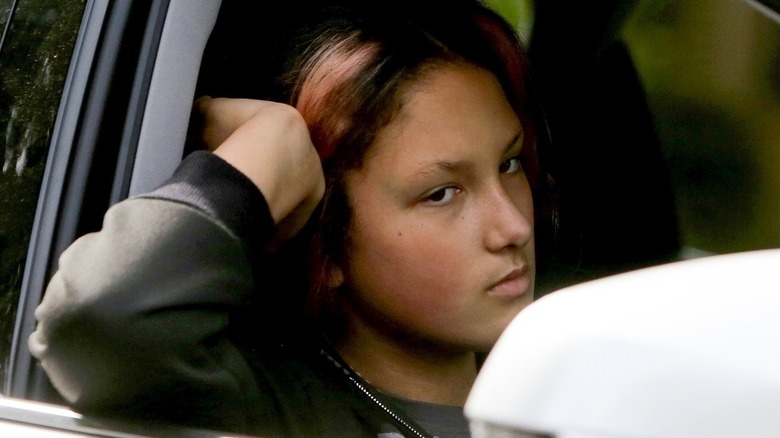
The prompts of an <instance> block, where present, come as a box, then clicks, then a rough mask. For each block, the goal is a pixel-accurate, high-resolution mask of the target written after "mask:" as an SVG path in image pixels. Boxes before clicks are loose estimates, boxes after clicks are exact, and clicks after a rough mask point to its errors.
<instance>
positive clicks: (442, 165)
mask: <svg viewBox="0 0 780 438" xmlns="http://www.w3.org/2000/svg"><path fill="white" fill-rule="evenodd" d="M522 137H523V130H522V129H520V130H519V131H518V133H517V134H516V135H515V136H514V137H512V140H510V141H509V143H507V145H506V147H505V148H504V151H503V154H504V155H506V154H508V153H509V151H511V150H512V148H514V147H515V146H516V145H517V143H518V140H520V139H521V138H522ZM519 148H522V144H520V145H519ZM519 148H518V152H519ZM469 167H471V163H470V162H468V161H462V160H458V161H448V160H437V161H433V162H431V163H428V164H426V165H425V167H423V168H422V169H420V170H418V171H417V172H415V173H414V175H412V178H413V179H424V178H425V177H427V176H428V175H430V174H433V173H436V172H438V171H444V172H448V173H458V172H462V171H464V170H466V169H468V168H469Z"/></svg>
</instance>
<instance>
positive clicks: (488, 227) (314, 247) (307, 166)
mask: <svg viewBox="0 0 780 438" xmlns="http://www.w3.org/2000/svg"><path fill="white" fill-rule="evenodd" d="M301 34H302V35H312V36H313V37H312V38H309V39H308V41H307V44H306V45H305V46H301V45H300V44H298V43H296V44H292V46H293V47H295V48H296V49H295V51H294V52H293V53H291V54H290V56H289V58H290V65H289V68H288V69H287V75H286V76H285V77H284V78H282V79H283V80H282V81H280V83H282V84H284V88H283V90H282V91H283V92H282V93H281V95H282V96H283V98H284V99H285V101H287V102H289V103H290V104H291V105H292V106H287V105H285V104H281V103H272V102H268V101H257V100H243V99H211V98H203V99H200V100H199V101H198V108H199V109H200V111H201V112H202V114H203V119H204V125H203V126H204V129H203V138H204V141H205V143H206V144H207V145H209V147H210V148H211V149H212V150H213V152H206V151H203V152H196V153H194V154H192V155H190V156H189V157H188V158H187V159H185V160H184V162H183V163H182V164H181V166H180V168H179V169H178V170H177V172H176V174H175V175H174V176H173V177H172V179H171V180H170V181H169V182H168V183H167V184H165V185H164V186H163V187H161V188H160V189H158V190H157V191H155V192H153V193H151V194H149V195H146V196H142V197H138V198H134V199H130V200H127V201H124V202H122V203H120V204H118V205H116V206H114V207H112V208H111V209H110V210H109V212H108V213H107V214H106V217H105V222H104V227H103V229H102V230H101V231H100V232H98V233H94V234H91V235H87V236H85V237H83V238H81V239H79V240H78V241H77V242H75V243H74V244H73V245H72V246H71V247H70V248H69V249H68V250H67V251H66V252H65V253H64V254H63V255H62V258H61V260H60V267H59V271H58V272H57V273H56V275H55V276H54V277H53V279H52V280H51V283H50V285H49V288H48V290H47V293H46V297H45V299H44V302H43V303H42V304H41V306H40V307H39V309H38V311H37V312H36V316H37V318H38V320H39V325H38V328H37V330H36V332H35V333H34V334H33V335H32V337H31V339H30V348H31V351H32V352H33V354H34V355H35V356H36V357H37V358H39V359H40V360H41V362H42V364H43V367H44V368H45V370H46V371H47V373H48V374H49V376H50V378H51V380H52V382H53V383H54V384H55V386H56V387H57V388H58V390H59V391H60V392H61V393H62V394H63V396H64V397H65V398H66V399H67V400H68V402H69V403H71V404H72V406H73V407H74V408H75V409H77V410H79V411H82V412H85V413H89V414H93V415H102V416H111V417H117V416H119V417H123V418H135V419H144V420H163V421H169V422H177V423H180V424H185V425H190V426H198V427H206V428H212V429H220V430H230V431H238V432H243V433H256V434H260V435H264V436H279V435H282V436H306V437H312V436H339V437H341V436H375V437H376V436H401V435H402V436H410V437H411V436H417V437H423V436H430V435H436V436H441V437H449V436H468V428H467V425H466V422H465V419H464V418H463V415H462V413H461V406H462V405H463V403H464V401H465V399H466V397H467V395H468V392H469V389H470V387H471V384H472V382H473V381H474V378H475V376H476V374H477V371H478V360H477V356H478V354H480V353H484V352H486V351H488V350H489V349H490V348H491V346H492V345H493V343H494V342H495V341H496V339H497V337H498V336H499V335H500V333H501V332H502V330H503V329H504V328H505V327H506V325H507V324H508V323H509V321H510V320H511V319H512V318H513V317H514V316H515V315H516V314H517V313H518V312H519V311H520V310H521V309H522V308H523V307H525V306H526V305H527V304H528V303H530V302H531V300H532V297H533V284H534V276H535V270H536V266H535V265H536V263H535V256H534V207H533V202H532V196H531V192H532V190H531V188H532V187H534V188H536V187H537V186H538V184H539V181H540V179H541V178H540V174H541V172H540V170H539V165H538V163H537V161H536V156H537V154H536V150H535V147H536V146H535V145H536V143H535V141H534V121H535V114H534V111H533V105H531V104H530V103H531V100H530V98H529V97H528V96H527V89H528V85H527V84H526V77H527V74H528V68H527V65H526V60H525V57H524V53H523V52H522V50H521V49H520V46H519V44H518V42H517V40H516V37H515V36H514V34H513V32H512V31H511V28H510V27H509V26H507V25H506V23H504V22H503V21H502V20H501V19H500V18H499V17H498V16H497V15H495V14H494V13H492V12H491V11H490V10H489V9H487V8H486V7H484V6H482V5H481V4H480V3H478V2H476V1H468V0H464V1H460V0H454V1H450V2H446V8H445V9H441V10H439V11H438V12H437V13H436V14H428V13H426V12H424V11H412V10H410V9H404V10H402V11H398V12H394V11H390V10H380V9H379V7H376V9H375V7H373V6H353V7H349V8H347V7H344V8H331V9H327V10H326V11H325V12H323V14H322V15H320V16H319V18H318V19H317V21H315V22H311V23H308V24H307V30H306V31H305V32H302V33H301ZM301 229H303V231H301ZM296 235H297V237H296V240H295V243H296V244H295V245H292V244H291V243H284V242H285V241H287V240H288V239H290V238H291V237H293V236H296ZM301 245H302V247H303V248H304V249H305V255H302V254H301V253H300V252H299V249H300V248H301ZM291 247H292V248H293V249H289V248H291ZM280 257H286V258H285V262H288V261H289V260H290V257H292V258H293V259H296V258H297V265H296V266H305V267H306V275H305V282H304V283H305V286H306V287H305V290H299V289H300V288H299V287H298V283H297V282H295V281H288V282H287V283H286V284H284V283H277V282H274V281H271V279H272V278H275V277H278V275H276V276H274V274H275V273H274V272H273V271H274V269H275V268H274V269H269V266H272V265H270V263H272V262H273V260H276V259H278V258H280ZM273 266H276V265H273ZM285 275H289V274H287V273H286V272H285ZM287 278H289V277H287ZM293 280H294V279H293ZM300 296H304V299H303V300H301V301H302V302H299V301H297V300H296V297H300ZM290 303H293V304H290ZM296 306H297V308H298V309H304V311H303V312H302V313H303V314H304V315H305V316H306V317H305V318H295V319H292V318H293V317H294V313H292V312H289V310H290V308H291V307H296ZM279 313H281V314H283V316H281V317H280V316H279ZM258 320H259V321H258ZM383 434H388V435H383ZM394 434H395V435H394Z"/></svg>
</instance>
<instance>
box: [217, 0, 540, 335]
mask: <svg viewBox="0 0 780 438" xmlns="http://www.w3.org/2000/svg"><path fill="white" fill-rule="evenodd" d="M310 10H311V11H315V12H314V13H311V14H309V15H307V16H304V17H303V18H300V19H299V21H298V22H297V24H296V25H295V26H291V27H290V28H291V30H292V31H291V32H288V34H287V35H285V36H283V37H281V39H282V40H283V41H282V44H281V45H279V46H276V47H274V48H273V52H274V56H275V57H272V58H269V59H270V62H271V63H272V64H273V63H274V62H275V61H274V60H277V61H278V64H279V66H280V70H279V71H280V72H281V73H280V74H278V75H276V78H275V81H274V82H273V84H274V88H273V89H271V90H266V91H265V92H261V93H255V94H256V96H255V97H260V98H270V99H273V100H278V101H282V102H285V103H288V104H291V105H293V106H295V107H296V108H297V109H298V110H299V112H300V113H301V114H302V115H303V117H304V119H305V120H306V122H307V124H308V126H309V130H310V133H311V136H312V141H313V143H314V145H315V147H316V148H317V150H318V152H319V154H320V157H321V158H322V162H323V170H324V171H325V178H326V184H327V188H326V194H325V198H324V200H323V202H322V204H321V206H320V210H319V211H318V212H316V213H315V216H314V217H316V219H317V220H313V221H311V222H310V224H309V226H308V227H307V229H306V230H305V232H304V233H303V235H302V236H301V238H300V239H299V240H300V241H304V242H306V243H307V245H308V248H309V253H308V254H309V263H308V266H309V268H310V270H309V272H308V278H309V279H310V288H309V293H308V295H307V298H306V301H307V305H306V307H307V308H308V309H309V311H310V314H311V315H313V316H314V317H315V319H316V320H317V321H318V324H319V325H320V328H322V329H323V330H325V331H326V332H330V333H331V334H333V332H334V331H335V332H338V329H339V324H340V317H339V312H340V310H341V309H342V306H341V305H340V304H339V302H338V296H337V294H334V293H333V292H334V291H333V290H331V288H330V287H329V286H328V278H327V273H328V272H329V267H330V266H332V265H331V264H333V263H336V264H340V263H341V262H342V261H343V260H344V257H345V253H346V249H347V248H348V245H349V241H348V233H347V230H348V229H349V223H350V218H351V215H352V209H351V206H350V205H349V201H348V197H347V195H346V191H345V174H346V172H347V171H348V170H350V169H356V168H359V167H361V166H362V163H363V158H364V156H365V154H366V152H367V150H368V149H369V148H370V146H371V144H372V143H373V142H374V139H375V137H376V135H377V133H378V132H379V131H380V130H381V129H382V128H383V127H384V126H385V125H387V124H388V123H390V122H391V121H392V120H393V117H394V116H395V115H396V114H397V113H398V111H399V110H400V108H401V106H402V105H403V99H404V96H405V92H406V91H407V90H408V89H409V87H410V86H411V85H412V84H413V83H414V82H415V81H416V80H418V79H421V78H422V77H423V76H424V75H426V74H427V73H429V72H431V71H434V70H435V69H437V68H440V67H442V66H446V65H453V64H467V65H473V66H477V67H480V68H483V69H485V70H488V71H490V72H491V73H493V74H494V75H495V76H496V78H497V79H498V81H499V82H500V84H501V86H502V88H503V90H504V93H505V95H506V97H507V100H508V101H509V103H510V104H511V106H512V108H513V109H514V111H515V113H516V115H517V116H518V118H519V119H520V121H521V123H522V125H523V129H524V134H525V135H524V145H523V156H522V160H523V166H524V170H525V172H526V174H527V176H528V178H529V183H530V184H531V187H532V190H533V193H534V198H535V204H536V205H535V211H536V215H537V217H538V216H539V215H540V214H541V215H548V214H549V209H548V208H546V207H545V206H544V205H543V204H545V203H544V202H542V203H540V202H539V201H540V200H543V199H546V196H539V195H540V194H541V193H543V192H546V190H545V186H546V179H545V178H544V176H543V175H544V172H543V171H542V169H541V165H540V164H541V163H540V161H539V153H538V152H539V151H538V150H537V148H538V142H537V132H538V131H537V129H538V127H539V126H541V123H540V121H541V115H540V111H539V109H538V107H537V106H536V99H535V98H534V97H533V96H532V94H531V93H532V91H533V90H532V87H531V86H530V68H529V65H528V59H527V56H526V52H525V50H524V49H523V47H522V45H521V43H520V41H519V39H518V37H517V35H516V33H515V31H514V29H513V28H512V27H511V26H510V25H509V24H508V23H506V21H505V20H503V18H501V17H500V16H499V15H498V14H496V13H495V12H494V11H492V10H491V9H490V8H488V7H487V6H485V5H484V4H483V3H481V2H480V1H479V0H416V1H414V2H412V1H411V0H396V1H393V2H367V1H355V0H338V2H337V4H334V3H332V2H331V3H330V4H329V5H328V6H320V7H315V8H311V9H310ZM304 12H305V11H304ZM288 25H289V23H288ZM277 37H278V35H277ZM228 94H229V93H228ZM235 94H238V95H241V93H235ZM249 94H250V95H251V94H252V93H249ZM244 97H246V93H244ZM536 223H537V224H540V223H547V221H546V220H537V221H536ZM537 228H538V225H537Z"/></svg>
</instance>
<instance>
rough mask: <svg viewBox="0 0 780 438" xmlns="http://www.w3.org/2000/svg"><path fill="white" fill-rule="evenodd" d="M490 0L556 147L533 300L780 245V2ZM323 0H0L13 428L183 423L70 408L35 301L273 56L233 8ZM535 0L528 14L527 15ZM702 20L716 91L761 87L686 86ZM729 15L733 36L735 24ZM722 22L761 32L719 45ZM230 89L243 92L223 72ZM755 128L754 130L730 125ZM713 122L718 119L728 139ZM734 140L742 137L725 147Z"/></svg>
mask: <svg viewBox="0 0 780 438" xmlns="http://www.w3.org/2000/svg"><path fill="white" fill-rule="evenodd" d="M493 3H495V4H496V5H498V6H502V7H503V10H504V11H505V13H506V14H507V16H509V17H514V18H516V19H517V22H518V25H519V26H520V27H521V29H520V33H521V34H522V35H524V36H525V38H526V39H527V40H528V44H529V46H530V53H531V57H532V59H533V61H534V62H535V66H536V70H537V71H536V72H535V73H536V76H537V78H538V91H539V95H540V97H541V98H542V102H543V103H544V104H545V109H546V111H547V113H548V116H549V123H550V125H549V133H550V139H551V140H552V144H553V145H554V146H555V148H552V149H551V151H552V152H551V153H552V155H553V157H551V158H554V159H555V161H554V162H555V163H556V168H554V169H553V176H554V177H555V179H556V184H557V187H558V189H559V196H560V201H561V202H560V204H561V206H562V207H561V210H560V212H559V218H560V224H559V228H560V230H559V240H558V241H557V245H558V252H559V253H560V254H562V256H561V258H560V260H559V261H560V263H554V264H552V265H551V268H550V269H549V270H548V271H547V272H545V273H544V274H543V276H542V278H541V281H540V282H541V284H540V288H539V289H540V291H541V293H542V294H544V293H547V292H549V291H553V290H556V289H558V288H560V287H562V286H567V285H570V284H574V283H577V282H581V281H584V280H590V279H593V278H597V277H601V276H605V275H609V274H614V273H618V272H623V271H626V270H629V269H634V268H637V267H644V266H648V265H654V264H658V263H664V262H668V261H676V260H680V259H683V258H688V257H690V255H691V254H694V255H700V254H712V253H720V252H736V251H742V250H750V249H759V248H766V247H777V246H780V221H778V220H777V217H780V216H778V213H780V212H779V211H778V210H780V203H778V202H777V201H776V200H777V199H780V197H777V194H778V192H780V188H778V187H780V182H778V181H777V179H773V178H774V175H775V174H779V173H780V172H776V170H775V169H777V168H778V167H777V166H780V158H778V155H779V154H778V153H777V151H778V150H780V144H779V142H780V140H778V139H780V133H779V132H778V130H777V128H776V127H777V126H779V125H780V124H778V123H777V120H778V119H780V109H779V108H780V103H779V102H780V97H778V96H779V95H780V84H779V83H778V77H780V71H778V70H777V69H778V68H780V67H778V65H780V62H778V58H777V56H778V55H777V54H778V51H779V50H780V49H778V43H777V42H778V41H780V38H777V36H778V35H779V34H780V25H778V21H777V20H778V19H777V10H778V4H777V2H776V1H773V0H766V1H739V2H734V1H730V0H719V1H717V2H712V4H711V5H710V7H707V8H704V7H702V6H701V4H700V3H698V2H670V1H662V0H643V1H639V2H635V1H621V0H618V1H612V2H604V4H603V5H602V6H596V5H591V4H589V3H587V2H581V3H583V4H581V5H578V6H574V5H568V6H561V5H557V7H556V3H555V1H552V0H548V1H547V2H543V1H539V2H536V4H535V5H534V4H530V3H529V2H523V1H519V0H518V1H515V2H512V1H503V2H500V1H495V2H493ZM559 3H561V4H563V3H565V2H559ZM316 4H318V2H315V1H313V0H306V1H299V2H296V3H295V5H293V7H292V8H288V9H285V8H283V7H281V6H271V5H266V4H255V3H252V4H251V5H250V3H248V2H245V3H242V2H238V1H228V0H225V1H218V0H212V1H202V2H193V1H191V0H147V1H140V0H138V1H137V0H122V1H111V0H80V1H64V0H5V1H3V0H0V14H2V16H0V28H2V29H4V32H3V36H2V43H0V78H1V82H0V99H2V100H0V133H2V135H3V137H2V140H1V141H2V143H0V146H2V148H0V152H2V153H0V159H3V169H2V173H1V174H0V287H2V288H3V289H0V300H2V301H0V305H2V306H3V307H2V311H4V312H5V313H4V315H5V316H4V317H3V318H2V319H0V328H1V329H0V335H1V336H2V341H0V344H1V345H0V356H2V357H0V362H1V363H2V377H3V382H4V385H3V394H4V395H5V396H6V397H8V398H6V399H0V418H5V419H6V420H7V421H6V425H7V426H8V427H22V428H30V427H36V428H37V427H41V428H43V429H47V430H50V431H52V432H53V433H56V431H58V430H63V431H71V432H74V433H80V434H91V435H96V436H119V435H117V434H121V433H126V434H130V435H132V434H136V433H141V434H144V433H148V434H151V435H166V434H171V433H174V434H175V433H176V430H175V429H173V430H171V429H168V428H166V427H164V426H159V428H158V429H154V428H149V427H146V428H143V429H140V431H139V429H138V428H137V427H135V428H134V427H133V426H132V425H120V424H110V425H106V424H104V423H101V422H99V421H96V420H93V419H84V418H83V417H81V416H80V415H78V414H76V413H73V412H71V411H69V410H68V409H66V408H63V407H61V404H62V400H61V399H60V398H59V396H58V394H57V393H56V391H54V389H53V388H52V387H51V385H50V384H49V383H48V380H47V378H46V376H45V374H44V373H43V371H42V370H41V368H40V366H39V365H38V364H37V363H36V362H35V360H34V359H33V358H32V357H31V356H30V354H29V352H28V351H27V348H26V340H27V338H28V336H29V335H30V333H31V332H32V331H33V329H34V327H35V318H34V313H33V312H34V309H35V307H36V306H37V305H38V303H39V302H40V300H41V298H42V296H43V294H44V291H45V286H46V283H47V281H48V279H49V278H50V277H51V275H52V273H53V272H54V270H55V269H56V264H57V257H58V256H59V254H60V253H62V251H63V250H64V249H65V248H66V247H67V246H68V245H69V244H70V243H71V242H73V240H75V239H76V238H77V237H78V236H80V235H83V234H85V233H87V232H89V231H94V230H97V229H99V227H100V223H101V220H102V216H103V214H104V212H105V211H106V209H107V208H108V207H109V206H110V205H112V204H114V203H116V202H119V201H121V200H122V199H125V198H127V197H130V196H133V195H136V194H140V193H144V192H147V191H150V190H152V189H154V188H155V187H156V186H158V185H159V184H160V183H162V182H163V181H165V179H166V178H167V177H168V176H170V175H171V173H172V172H173V170H174V169H175V168H176V166H177V164H178V163H179V161H180V160H181V158H182V156H183V155H184V154H186V152H187V147H186V145H187V142H186V138H187V129H188V123H189V119H190V110H191V104H192V100H193V98H194V97H195V96H196V95H197V94H198V93H199V92H201V89H200V88H199V87H201V86H202V85H203V84H204V83H206V82H209V81H211V83H214V82H215V81H216V82H218V81H219V80H220V78H225V77H227V78H229V77H230V75H238V74H241V75H244V76H247V75H255V76H254V77H256V78H257V81H258V82H262V81H263V80H265V79H267V78H265V77H264V76H263V66H264V58H263V57H262V55H257V56H254V57H253V59H246V58H247V57H246V56H244V57H242V56H241V53H240V52H237V51H231V50H230V49H229V44H226V43H225V41H229V38H230V37H231V35H233V37H235V35H234V34H233V33H232V32H231V28H236V27H237V26H235V23H234V22H233V21H232V20H239V21H238V22H240V23H242V24H243V25H245V27H246V28H245V29H244V30H243V31H244V32H249V34H253V35H254V37H255V38H257V40H258V42H268V40H272V39H273V36H274V33H273V29H274V27H273V26H274V25H278V21H279V20H277V18H278V15H279V14H289V13H291V12H294V10H295V8H311V7H314V6H313V5H316ZM697 5H698V6H697ZM534 6H535V12H536V15H532V16H530V17H528V16H525V15H522V12H523V11H529V10H534ZM246 8H250V9H249V12H250V13H247V10H246ZM277 8H278V9H277ZM545 8H546V9H545ZM697 8H698V9H701V14H700V15H704V18H702V17H699V15H697V11H698V9H697ZM518 11H519V12H518ZM637 15H639V16H640V17H642V18H639V19H638V18H635V17H636V16H637ZM724 17H725V18H724ZM729 17H732V18H733V17H736V18H733V20H731V21H730V20H729V19H728V18H729ZM694 19H701V20H703V22H704V23H705V24H706V25H711V26H710V27H707V29H708V32H710V33H708V34H707V35H709V36H710V37H712V39H713V40H715V41H716V42H717V44H719V45H718V50H721V51H722V53H721V54H722V58H721V57H719V58H716V61H718V62H721V64H723V65H720V69H718V68H714V67H713V64H706V63H696V64H695V65H699V64H702V65H703V68H702V70H701V72H699V74H700V75H703V76H705V77H707V78H709V79H711V82H712V84H711V85H713V84H714V86H715V87H716V89H720V88H728V87H729V86H731V87H732V88H733V90H732V91H731V94H729V96H731V97H732V98H733V95H735V94H736V95H739V94H740V93H742V94H750V93H753V94H755V95H756V96H754V97H758V99H757V100H740V99H735V100H734V101H728V99H727V103H725V104H723V105H721V104H720V103H717V104H716V103H713V102H714V101H710V100H707V99H705V97H708V96H709V94H712V93H711V92H709V91H707V90H706V89H704V88H701V89H700V88H697V87H696V86H695V85H696V84H697V83H699V82H702V81H701V77H700V76H696V75H691V76H686V75H684V74H682V72H684V71H688V70H691V69H692V67H691V65H688V64H684V63H681V62H680V60H684V59H686V58H685V56H686V50H690V46H686V45H685V41H683V38H682V37H683V36H686V35H687V36H690V35H691V32H694V31H695V30H693V31H692V30H688V27H687V26H688V25H689V24H690V23H691V22H692V20H694ZM241 20H243V21H241ZM643 20H644V21H643ZM654 20H655V22H654ZM685 20H689V21H685ZM707 20H710V21H714V22H715V23H714V24H712V23H709V22H708V21H707ZM717 20H720V21H719V22H718V21H717ZM282 22H283V21H282ZM275 23H277V24H275ZM735 23H741V25H740V26H737V28H738V29H737V30H736V31H735V32H736V33H731V34H729V33H725V29H732V28H734V27H735V26H734V24H735ZM523 26H527V27H525V28H524V27H523ZM659 29H660V30H659ZM670 29H677V31H673V30H670ZM234 30H235V29H234ZM664 31H665V32H666V33H664ZM675 32H676V33H675ZM720 32H724V33H723V34H724V35H726V36H727V37H728V36H731V37H734V35H742V34H743V33H747V34H749V35H750V38H746V40H745V41H742V43H743V44H741V45H740V44H736V43H734V44H733V45H731V46H724V44H725V42H723V41H722V40H721V39H720V37H721V36H722V35H721V34H720ZM643 35H644V36H643ZM647 35H649V36H647ZM732 39H736V38H732ZM632 40H633V41H636V42H637V43H636V44H631V41H632ZM648 41H649V42H648ZM670 41H671V42H672V43H674V44H671V45H670V44H669V43H670ZM730 41H731V40H726V42H730ZM693 42H694V43H696V42H698V41H697V40H694V41H693ZM678 43H679V46H680V48H677V49H675V48H676V47H677V45H678ZM654 44H655V45H654ZM259 46H262V44H259ZM659 46H660V47H665V49H658V47H659ZM673 49H674V50H673ZM675 50H676V51H675ZM697 53H698V52H697ZM707 53H709V52H707ZM751 54H753V55H755V56H752V57H751V56H749V55H751ZM673 55H674V56H673ZM702 56H703V55H702ZM773 56H774V58H772V57H773ZM762 57H763V58H762ZM653 59H661V62H658V63H655V64H653V63H652V62H650V61H651V60H653ZM707 59H709V58H707ZM724 59H725V60H729V61H731V62H726V61H723V60H724ZM761 59H763V63H762V64H760V65H759V64H758V61H757V60H761ZM745 60H748V61H749V62H748V61H745ZM694 61H699V60H694ZM718 62H714V64H715V65H718ZM773 63H774V64H773ZM676 64H677V65H676ZM740 66H741V67H744V69H741V67H740ZM773 69H774V70H773ZM743 70H745V71H749V72H748V73H744V71H743ZM765 70H766V71H765ZM756 71H759V73H756ZM713 72H716V73H717V74H714V75H713V74H712V73H713ZM651 73H657V74H656V75H655V76H653V75H652V74H651ZM713 76H714V77H713ZM659 77H661V78H663V77H674V78H676V79H677V80H676V81H666V82H664V81H663V80H662V79H658V78H659ZM653 78H655V79H653ZM686 78H687V80H688V82H685V81H686ZM735 84H737V85H740V86H741V85H748V86H755V87H753V88H744V87H743V88H740V87H739V86H736V85H735ZM228 85H229V84H228ZM668 90H672V91H668ZM745 90H748V91H749V93H748V91H745ZM224 92H225V94H226V95H230V94H231V93H234V94H235V93H238V94H240V90H239V91H236V90H231V89H230V87H229V86H227V85H226V88H225V89H224ZM735 101H736V103H735ZM572 102H574V103H572ZM701 102H704V104H703V105H699V103H701ZM751 102H758V104H751ZM751 105H753V106H755V105H760V108H761V112H760V113H761V114H762V115H761V116H758V115H756V113H755V112H751V111H748V109H750V106H751ZM727 122H728V123H727ZM702 124H704V128H702ZM746 125H751V126H754V127H756V129H755V130H752V131H750V133H751V134H750V135H753V134H752V133H753V132H761V133H762V134H761V136H760V137H755V136H753V137H749V136H748V134H744V135H736V134H735V133H737V132H738V131H739V130H738V129H737V128H738V127H744V126H746ZM708 126H717V127H719V128H721V129H720V130H717V131H716V133H717V134H719V135H713V134H711V133H710V132H709V131H710V130H709V129H707V127H708ZM681 132H682V134H680V133H681ZM739 132H742V131H739ZM697 134H701V135H699V137H697V138H695V139H693V138H694V137H695V135H697ZM726 134H735V135H733V136H731V137H727V138H726V140H727V141H726V142H725V143H724V142H723V137H724V136H726ZM692 136H693V137H692ZM714 137H718V138H714ZM626 145H631V147H626ZM732 146H733V148H731V149H730V147H732ZM734 150H736V152H734ZM681 151H682V152H681ZM724 151H725V152H724ZM716 153H718V154H716ZM708 160H709V161H708ZM773 165H774V167H773ZM724 187H725V188H726V189H727V190H723V189H724ZM708 219H712V221H708ZM756 224H758V225H759V226H755V225H756ZM748 226H750V227H751V228H749V230H748ZM737 230H740V231H742V232H741V233H737V232H736V231H737ZM735 234H737V235H738V236H737V237H734V235H735ZM740 236H743V237H744V236H747V237H746V238H740ZM724 241H725V243H723V242H724ZM41 403H44V404H41ZM25 424H26V426H24V425H25ZM150 427H151V426H150ZM0 430H2V429H1V428H0ZM120 431H124V432H120ZM179 432H182V433H184V431H183V430H179ZM186 432H187V433H196V432H194V431H186ZM199 433H203V434H206V436H208V434H211V433H212V432H208V431H201V432H199ZM121 436H127V435H121Z"/></svg>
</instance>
